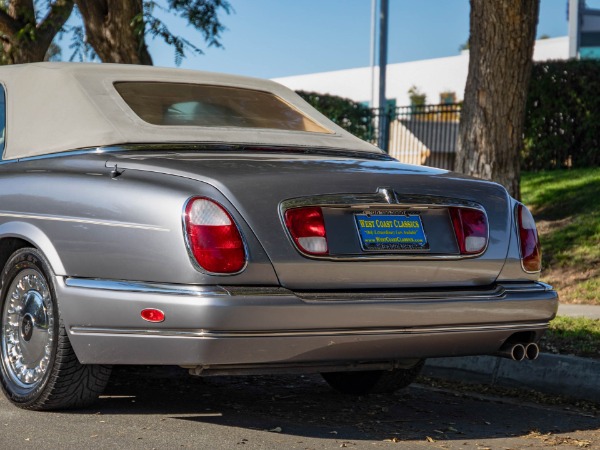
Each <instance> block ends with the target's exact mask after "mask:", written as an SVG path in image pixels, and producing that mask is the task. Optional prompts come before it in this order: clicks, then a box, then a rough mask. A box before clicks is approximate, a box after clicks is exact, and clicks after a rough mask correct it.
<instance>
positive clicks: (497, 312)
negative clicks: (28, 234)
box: [56, 278, 558, 367]
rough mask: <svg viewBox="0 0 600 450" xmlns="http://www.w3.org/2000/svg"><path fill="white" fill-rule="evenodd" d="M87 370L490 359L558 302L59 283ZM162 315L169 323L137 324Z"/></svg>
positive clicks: (514, 293)
mask: <svg viewBox="0 0 600 450" xmlns="http://www.w3.org/2000/svg"><path fill="white" fill-rule="evenodd" d="M56 281H57V283H56V285H57V294H58V298H59V306H60V309H61V315H62V317H63V321H64V323H65V325H66V327H67V330H68V333H69V337H70V339H71V343H72V345H73V347H74V349H75V352H76V354H77V356H78V358H79V360H80V361H81V362H82V363H95V364H96V363H98V364H99V363H102V364H169V365H171V364H173V365H184V366H204V367H209V366H210V367H214V366H228V367H231V366H233V367H236V366H240V367H242V366H247V365H266V366H268V365H273V366H275V365H306V364H309V365H310V364H315V365H318V364H325V363H359V362H374V361H392V360H401V359H410V358H426V357H436V356H459V355H476V354H488V353H493V352H495V351H497V350H498V349H499V347H500V346H501V345H502V343H503V342H504V341H505V340H507V339H508V338H510V337H511V336H513V335H514V334H515V333H521V332H528V333H529V336H530V339H532V340H535V339H537V338H539V336H540V335H541V333H542V332H543V330H544V329H545V328H546V327H547V324H548V322H549V321H550V320H551V319H552V318H554V316H555V314H556V309H557V306H558V298H557V295H556V292H555V291H553V290H552V289H551V288H550V287H549V286H547V285H545V284H542V283H534V282H532V283H515V284H504V285H498V286H495V287H493V288H490V289H480V290H473V289H470V290H464V291H458V290H454V291H448V292H440V291H436V292H358V293H357V292H340V293H317V294H315V293H297V292H291V291H289V290H286V289H282V288H256V287H245V288H240V287H236V288H229V287H220V286H206V287H193V286H174V285H156V284H142V283H128V282H114V281H107V280H86V279H74V278H68V279H57V280H56ZM145 308H156V309H160V310H162V311H163V312H164V313H165V317H166V319H165V321H164V322H162V323H158V324H152V323H148V322H146V321H144V320H143V319H142V318H141V317H140V312H141V310H143V309H145Z"/></svg>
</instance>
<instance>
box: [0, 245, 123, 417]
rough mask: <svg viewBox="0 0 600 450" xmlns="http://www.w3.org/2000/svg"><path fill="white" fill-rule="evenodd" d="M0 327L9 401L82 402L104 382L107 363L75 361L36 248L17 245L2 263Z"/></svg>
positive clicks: (1, 367)
mask: <svg viewBox="0 0 600 450" xmlns="http://www.w3.org/2000/svg"><path fill="white" fill-rule="evenodd" d="M0 329H1V333H2V334H1V335H0V353H1V355H0V356H1V360H0V385H1V387H2V390H3V391H4V393H5V395H6V397H7V398H8V399H9V400H10V401H11V402H12V403H13V404H14V405H16V406H18V407H20V408H24V409H30V410H57V409H67V408H81V407H84V406H88V405H90V404H91V403H93V402H94V401H95V400H96V399H97V398H98V395H100V394H101V393H102V391H103V390H104V388H105V386H106V384H107V383H108V379H109V377H110V371H111V368H110V366H101V365H85V364H81V363H80V362H79V361H78V359H77V356H76V355H75V352H74V351H73V348H72V347H71V343H70V342H69V338H68V336H67V331H66V330H65V327H64V325H63V322H62V320H61V317H60V312H59V310H58V303H57V299H56V290H55V288H54V273H53V271H52V268H51V267H50V264H49V263H48V261H47V260H46V258H45V257H44V255H43V254H42V253H41V252H40V251H39V250H37V249H34V248H22V249H19V250H17V251H16V252H14V253H13V254H12V255H11V257H10V258H9V259H8V262H7V263H6V265H5V266H4V270H3V271H2V290H1V294H0Z"/></svg>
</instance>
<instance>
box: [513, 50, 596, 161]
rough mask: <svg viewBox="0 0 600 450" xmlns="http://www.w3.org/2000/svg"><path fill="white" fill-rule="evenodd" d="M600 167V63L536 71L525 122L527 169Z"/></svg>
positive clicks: (544, 65)
mask: <svg viewBox="0 0 600 450" xmlns="http://www.w3.org/2000/svg"><path fill="white" fill-rule="evenodd" d="M599 165H600V61H596V60H585V59H584V60H568V61H545V62H540V63H536V64H534V66H533V72H532V76H531V82H530V86H529V96H528V100H527V110H526V117H525V131H524V149H523V168H524V169H525V170H543V169H557V168H568V167H589V166H599Z"/></svg>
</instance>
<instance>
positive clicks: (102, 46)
mask: <svg viewBox="0 0 600 450" xmlns="http://www.w3.org/2000/svg"><path fill="white" fill-rule="evenodd" d="M75 3H76V4H77V6H78V8H79V11H80V12H81V15H82V16H83V22H84V25H85V33H86V37H87V40H88V42H89V44H90V45H91V46H92V47H93V49H94V51H95V52H96V53H97V54H98V56H99V57H100V59H101V60H102V61H103V62H107V63H121V64H146V65H152V57H151V56H150V53H149V52H148V47H147V46H146V41H145V39H144V28H143V17H142V12H143V5H142V0H75Z"/></svg>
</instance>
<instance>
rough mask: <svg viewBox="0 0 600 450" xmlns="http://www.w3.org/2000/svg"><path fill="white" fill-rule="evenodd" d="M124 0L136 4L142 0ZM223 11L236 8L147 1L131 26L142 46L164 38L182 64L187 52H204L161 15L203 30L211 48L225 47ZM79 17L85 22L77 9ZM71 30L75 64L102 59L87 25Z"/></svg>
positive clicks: (219, 2) (189, 0)
mask: <svg viewBox="0 0 600 450" xmlns="http://www.w3.org/2000/svg"><path fill="white" fill-rule="evenodd" d="M124 1H128V2H135V1H138V0H124ZM221 10H222V11H224V12H225V13H226V14H230V13H231V11H233V8H232V7H231V5H230V4H229V2H228V1H227V0H162V1H157V0H144V1H143V3H142V12H141V13H140V14H137V15H136V16H135V17H133V19H132V20H131V22H130V23H129V26H131V27H132V29H133V31H134V33H133V35H134V36H135V37H136V38H137V39H139V40H140V43H143V42H144V41H145V38H146V37H151V38H152V39H155V38H159V39H162V40H163V41H164V42H165V43H166V44H167V45H169V46H170V47H172V48H173V51H174V58H175V64H176V65H180V64H181V61H182V60H183V58H185V56H186V51H191V52H193V53H196V54H198V55H201V54H203V53H204V52H203V51H202V49H200V47H198V46H197V45H196V44H194V43H193V42H191V41H189V40H188V39H185V38H184V37H182V36H180V35H178V34H176V33H174V32H172V31H171V30H170V29H169V28H168V27H167V25H166V23H165V22H164V21H163V20H162V19H161V18H160V16H161V15H163V14H165V15H166V14H175V15H177V16H179V17H181V18H182V19H184V20H185V21H186V23H187V24H188V25H191V26H192V27H193V28H194V29H196V30H197V31H199V32H200V33H201V34H202V36H203V38H204V40H205V41H206V42H207V44H208V46H209V47H222V44H221V41H220V36H221V33H222V32H223V31H224V30H225V27H224V26H223V24H222V23H221V22H220V20H219V16H218V14H219V12H220V11H221ZM76 14H77V15H78V16H79V17H80V19H81V20H80V21H79V22H81V21H82V20H83V19H82V18H81V14H80V13H79V11H77V8H76ZM68 31H69V32H70V34H71V44H70V48H71V50H72V51H73V53H72V55H71V57H70V60H71V61H74V60H79V61H86V60H87V61H93V60H95V59H100V58H99V57H98V55H97V53H96V52H95V51H94V49H93V47H92V46H91V45H90V43H89V40H88V39H87V38H86V32H85V28H84V26H83V25H75V26H72V27H71V28H70V29H69V30H68ZM104 62H111V61H104Z"/></svg>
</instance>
